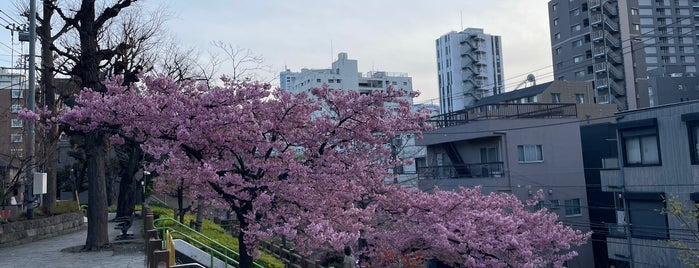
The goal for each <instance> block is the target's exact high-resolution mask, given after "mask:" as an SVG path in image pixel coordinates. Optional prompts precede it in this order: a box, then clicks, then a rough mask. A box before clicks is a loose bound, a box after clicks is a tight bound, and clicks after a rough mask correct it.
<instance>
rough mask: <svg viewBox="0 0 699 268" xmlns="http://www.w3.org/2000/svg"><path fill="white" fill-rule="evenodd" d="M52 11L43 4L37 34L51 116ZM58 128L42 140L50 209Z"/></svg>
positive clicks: (55, 190) (53, 90)
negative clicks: (40, 23) (40, 22)
mask: <svg viewBox="0 0 699 268" xmlns="http://www.w3.org/2000/svg"><path fill="white" fill-rule="evenodd" d="M53 13H54V9H53V8H52V7H51V5H50V4H49V2H48V1H44V2H43V16H42V17H43V21H45V22H47V23H42V25H41V27H39V29H38V31H37V33H38V36H39V40H40V42H41V70H40V71H41V81H40V82H41V89H42V91H43V92H44V94H43V99H44V103H43V104H44V105H45V106H46V107H47V108H48V110H49V111H50V112H51V114H53V115H55V114H58V103H57V102H56V85H55V80H54V71H53V69H54V65H53V53H52V52H51V46H50V44H51V43H52V42H53V37H52V36H51V23H50V22H51V18H52V16H53ZM40 99H41V98H40ZM59 135H60V133H59V131H58V126H52V127H51V128H50V129H49V130H48V131H46V132H45V134H44V137H43V139H42V141H41V142H42V143H43V144H42V146H41V147H42V148H44V152H45V156H46V163H45V169H44V170H45V171H46V173H47V174H46V176H47V181H46V194H45V195H44V198H43V199H44V207H45V208H50V207H53V206H54V205H55V204H56V198H57V197H58V183H57V179H56V165H57V161H58V157H57V155H56V150H55V149H54V148H56V144H57V141H58V138H59Z"/></svg>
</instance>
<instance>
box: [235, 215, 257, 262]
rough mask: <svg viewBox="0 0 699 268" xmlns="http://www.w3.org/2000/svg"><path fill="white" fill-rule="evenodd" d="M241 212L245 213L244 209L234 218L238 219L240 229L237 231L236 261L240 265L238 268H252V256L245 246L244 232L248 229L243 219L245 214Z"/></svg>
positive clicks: (246, 220) (246, 221)
mask: <svg viewBox="0 0 699 268" xmlns="http://www.w3.org/2000/svg"><path fill="white" fill-rule="evenodd" d="M242 207H243V208H245V207H247V206H246V205H243V206H242ZM250 208H251V209H252V205H250ZM243 211H246V210H245V209H241V210H240V212H237V213H236V217H237V218H238V226H239V227H240V229H239V230H238V249H239V250H238V253H239V254H240V259H239V260H238V263H240V266H239V267H240V268H251V267H253V266H252V265H253V259H252V256H250V254H249V253H248V246H247V245H245V231H246V230H247V229H248V225H249V224H248V219H246V218H245V213H244V212H243Z"/></svg>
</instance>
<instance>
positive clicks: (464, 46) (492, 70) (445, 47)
mask: <svg viewBox="0 0 699 268" xmlns="http://www.w3.org/2000/svg"><path fill="white" fill-rule="evenodd" d="M436 46H437V75H438V76H439V78H438V81H439V107H440V112H441V113H442V114H445V113H450V112H455V111H460V110H464V109H466V108H468V107H470V106H472V105H473V102H474V101H475V100H477V99H480V98H483V97H488V96H492V95H494V94H499V93H502V92H504V91H505V83H504V78H503V77H504V75H503V67H502V43H501V41H500V36H496V35H490V34H486V33H484V32H483V29H474V28H468V29H465V30H463V31H461V32H455V31H452V32H450V33H447V34H445V35H442V36H441V37H439V38H438V39H437V40H436Z"/></svg>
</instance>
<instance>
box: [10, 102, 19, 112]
mask: <svg viewBox="0 0 699 268" xmlns="http://www.w3.org/2000/svg"><path fill="white" fill-rule="evenodd" d="M19 110H22V105H19V104H12V106H10V112H12V113H13V114H16V113H18V112H19Z"/></svg>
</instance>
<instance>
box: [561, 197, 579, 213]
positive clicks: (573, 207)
mask: <svg viewBox="0 0 699 268" xmlns="http://www.w3.org/2000/svg"><path fill="white" fill-rule="evenodd" d="M565 206H566V217H572V216H580V215H582V210H581V209H580V198H575V199H568V200H566V201H565Z"/></svg>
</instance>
